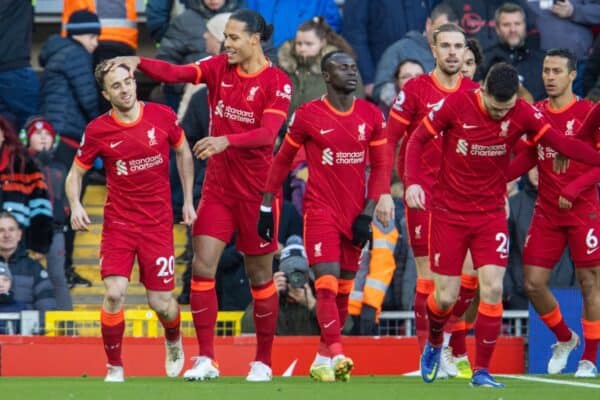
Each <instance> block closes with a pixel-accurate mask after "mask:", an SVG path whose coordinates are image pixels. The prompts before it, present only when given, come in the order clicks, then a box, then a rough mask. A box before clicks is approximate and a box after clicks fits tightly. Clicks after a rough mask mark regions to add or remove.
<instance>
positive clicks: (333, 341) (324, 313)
mask: <svg viewBox="0 0 600 400" xmlns="http://www.w3.org/2000/svg"><path fill="white" fill-rule="evenodd" d="M315 289H316V291H317V320H318V321H319V326H320V327H321V336H322V338H323V340H324V341H325V344H326V345H327V347H328V348H329V352H330V355H331V357H335V356H337V355H338V354H343V351H342V343H341V338H342V336H341V333H340V330H341V328H340V319H339V318H340V313H339V311H338V307H337V303H336V297H337V291H338V280H337V278H336V277H334V276H333V275H324V276H322V277H320V278H318V279H317V280H316V281H315Z"/></svg>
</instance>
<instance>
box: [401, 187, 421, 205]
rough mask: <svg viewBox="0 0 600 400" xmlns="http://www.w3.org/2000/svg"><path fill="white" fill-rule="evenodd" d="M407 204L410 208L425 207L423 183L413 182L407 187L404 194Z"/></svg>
mask: <svg viewBox="0 0 600 400" xmlns="http://www.w3.org/2000/svg"><path fill="white" fill-rule="evenodd" d="M404 198H405V199H406V204H408V206H409V207H410V208H418V209H420V210H424V209H425V192H424V191H423V188H422V187H421V185H417V184H412V185H410V186H409V187H408V188H407V189H406V193H405V194H404Z"/></svg>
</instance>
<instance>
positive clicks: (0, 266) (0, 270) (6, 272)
mask: <svg viewBox="0 0 600 400" xmlns="http://www.w3.org/2000/svg"><path fill="white" fill-rule="evenodd" d="M0 276H6V277H7V278H8V279H10V280H11V281H12V274H11V273H10V269H8V265H6V263H4V262H2V261H0Z"/></svg>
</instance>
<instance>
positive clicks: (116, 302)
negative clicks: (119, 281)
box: [104, 288, 125, 309]
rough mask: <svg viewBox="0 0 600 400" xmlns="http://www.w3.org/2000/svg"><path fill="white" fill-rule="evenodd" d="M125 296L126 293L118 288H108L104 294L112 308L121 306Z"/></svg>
mask: <svg viewBox="0 0 600 400" xmlns="http://www.w3.org/2000/svg"><path fill="white" fill-rule="evenodd" d="M124 297H125V296H124V294H123V293H121V291H120V290H119V289H117V288H108V289H107V290H106V293H105V295H104V299H105V301H106V302H107V303H108V304H109V305H110V307H111V308H112V309H117V308H119V307H120V306H121V304H122V303H123V300H124Z"/></svg>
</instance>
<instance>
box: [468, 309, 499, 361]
mask: <svg viewBox="0 0 600 400" xmlns="http://www.w3.org/2000/svg"><path fill="white" fill-rule="evenodd" d="M502 311H503V307H502V303H498V304H487V303H484V302H483V301H482V302H480V303H479V308H478V309H477V319H476V321H475V347H476V349H477V353H476V355H475V367H474V368H473V371H478V370H480V369H488V368H489V366H490V360H491V359H492V355H493V354H494V349H495V348H496V341H497V340H498V336H499V335H500V327H501V326H502Z"/></svg>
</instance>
